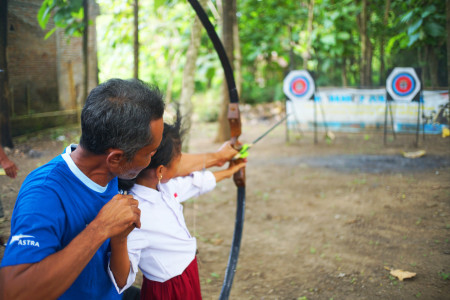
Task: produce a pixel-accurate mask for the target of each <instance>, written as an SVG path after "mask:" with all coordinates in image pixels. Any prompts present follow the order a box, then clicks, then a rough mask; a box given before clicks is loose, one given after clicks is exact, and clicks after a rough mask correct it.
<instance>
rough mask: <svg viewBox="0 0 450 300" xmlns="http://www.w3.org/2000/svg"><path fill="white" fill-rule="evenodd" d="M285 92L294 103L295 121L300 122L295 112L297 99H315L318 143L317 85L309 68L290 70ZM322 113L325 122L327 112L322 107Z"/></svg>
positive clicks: (315, 135)
mask: <svg viewBox="0 0 450 300" xmlns="http://www.w3.org/2000/svg"><path fill="white" fill-rule="evenodd" d="M283 92H284V94H285V95H286V97H287V100H286V104H287V101H291V103H292V112H293V115H294V118H295V121H296V122H297V123H298V124H300V122H299V119H298V118H297V114H296V113H295V107H294V102H295V101H308V100H313V101H314V143H315V144H317V108H316V106H317V105H316V100H315V92H316V85H315V83H314V79H313V77H312V76H311V74H310V73H309V72H308V71H307V70H295V71H291V72H289V74H288V75H287V76H286V77H285V79H284V81H283ZM322 114H323V118H324V124H325V126H326V122H325V113H324V112H323V109H322ZM287 122H288V120H287V119H286V140H287V141H289V130H288V124H287Z"/></svg>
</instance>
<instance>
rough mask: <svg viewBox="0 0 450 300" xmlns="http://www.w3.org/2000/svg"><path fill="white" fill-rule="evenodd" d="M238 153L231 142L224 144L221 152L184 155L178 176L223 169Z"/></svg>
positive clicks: (182, 155) (220, 149)
mask: <svg viewBox="0 0 450 300" xmlns="http://www.w3.org/2000/svg"><path fill="white" fill-rule="evenodd" d="M237 153H238V151H237V150H235V149H234V148H233V147H232V146H231V144H230V142H226V143H224V144H223V145H222V146H221V147H220V148H219V150H217V151H216V152H210V153H199V154H189V153H182V154H181V160H180V164H179V167H178V172H177V174H176V176H187V175H189V174H190V173H192V172H194V171H200V170H202V169H204V168H210V167H221V166H223V165H224V164H225V163H226V162H227V161H229V160H231V159H232V158H233V156H235V155H236V154H237Z"/></svg>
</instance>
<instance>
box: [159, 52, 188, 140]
mask: <svg viewBox="0 0 450 300" xmlns="http://www.w3.org/2000/svg"><path fill="white" fill-rule="evenodd" d="M180 57H181V54H180V53H179V52H177V51H173V48H171V49H170V52H169V57H168V59H167V66H168V67H169V70H170V73H171V74H174V73H175V72H176V70H177V66H178V62H179V61H180ZM173 80H174V76H169V79H168V80H167V87H166V93H165V97H164V98H165V100H166V103H167V104H169V103H171V102H172V86H173ZM181 93H182V94H181V97H183V90H181ZM187 134H189V133H187Z"/></svg>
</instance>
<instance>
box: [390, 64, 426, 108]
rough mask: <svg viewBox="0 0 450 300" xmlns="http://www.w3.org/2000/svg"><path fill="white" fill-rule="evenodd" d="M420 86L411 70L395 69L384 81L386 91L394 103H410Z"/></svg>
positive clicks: (417, 78) (415, 74)
mask: <svg viewBox="0 0 450 300" xmlns="http://www.w3.org/2000/svg"><path fill="white" fill-rule="evenodd" d="M420 89H421V84H420V79H419V77H418V76H417V73H416V71H415V70H414V69H413V68H395V69H394V70H392V72H391V74H389V76H388V78H387V79H386V91H387V92H388V93H389V95H390V96H391V97H392V99H393V100H395V101H412V100H413V99H414V98H415V97H416V96H417V94H418V93H419V92H420Z"/></svg>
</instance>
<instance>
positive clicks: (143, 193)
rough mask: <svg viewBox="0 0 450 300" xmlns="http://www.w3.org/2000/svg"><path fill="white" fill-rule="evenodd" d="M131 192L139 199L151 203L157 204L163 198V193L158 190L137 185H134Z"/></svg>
mask: <svg viewBox="0 0 450 300" xmlns="http://www.w3.org/2000/svg"><path fill="white" fill-rule="evenodd" d="M130 192H131V193H132V194H133V195H135V196H136V197H138V198H139V199H141V200H143V201H147V202H151V203H156V201H157V200H158V199H160V198H161V193H160V192H159V191H158V190H155V189H152V188H149V187H146V186H143V185H140V184H137V183H136V184H135V185H133V187H132V188H131V190H130Z"/></svg>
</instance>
